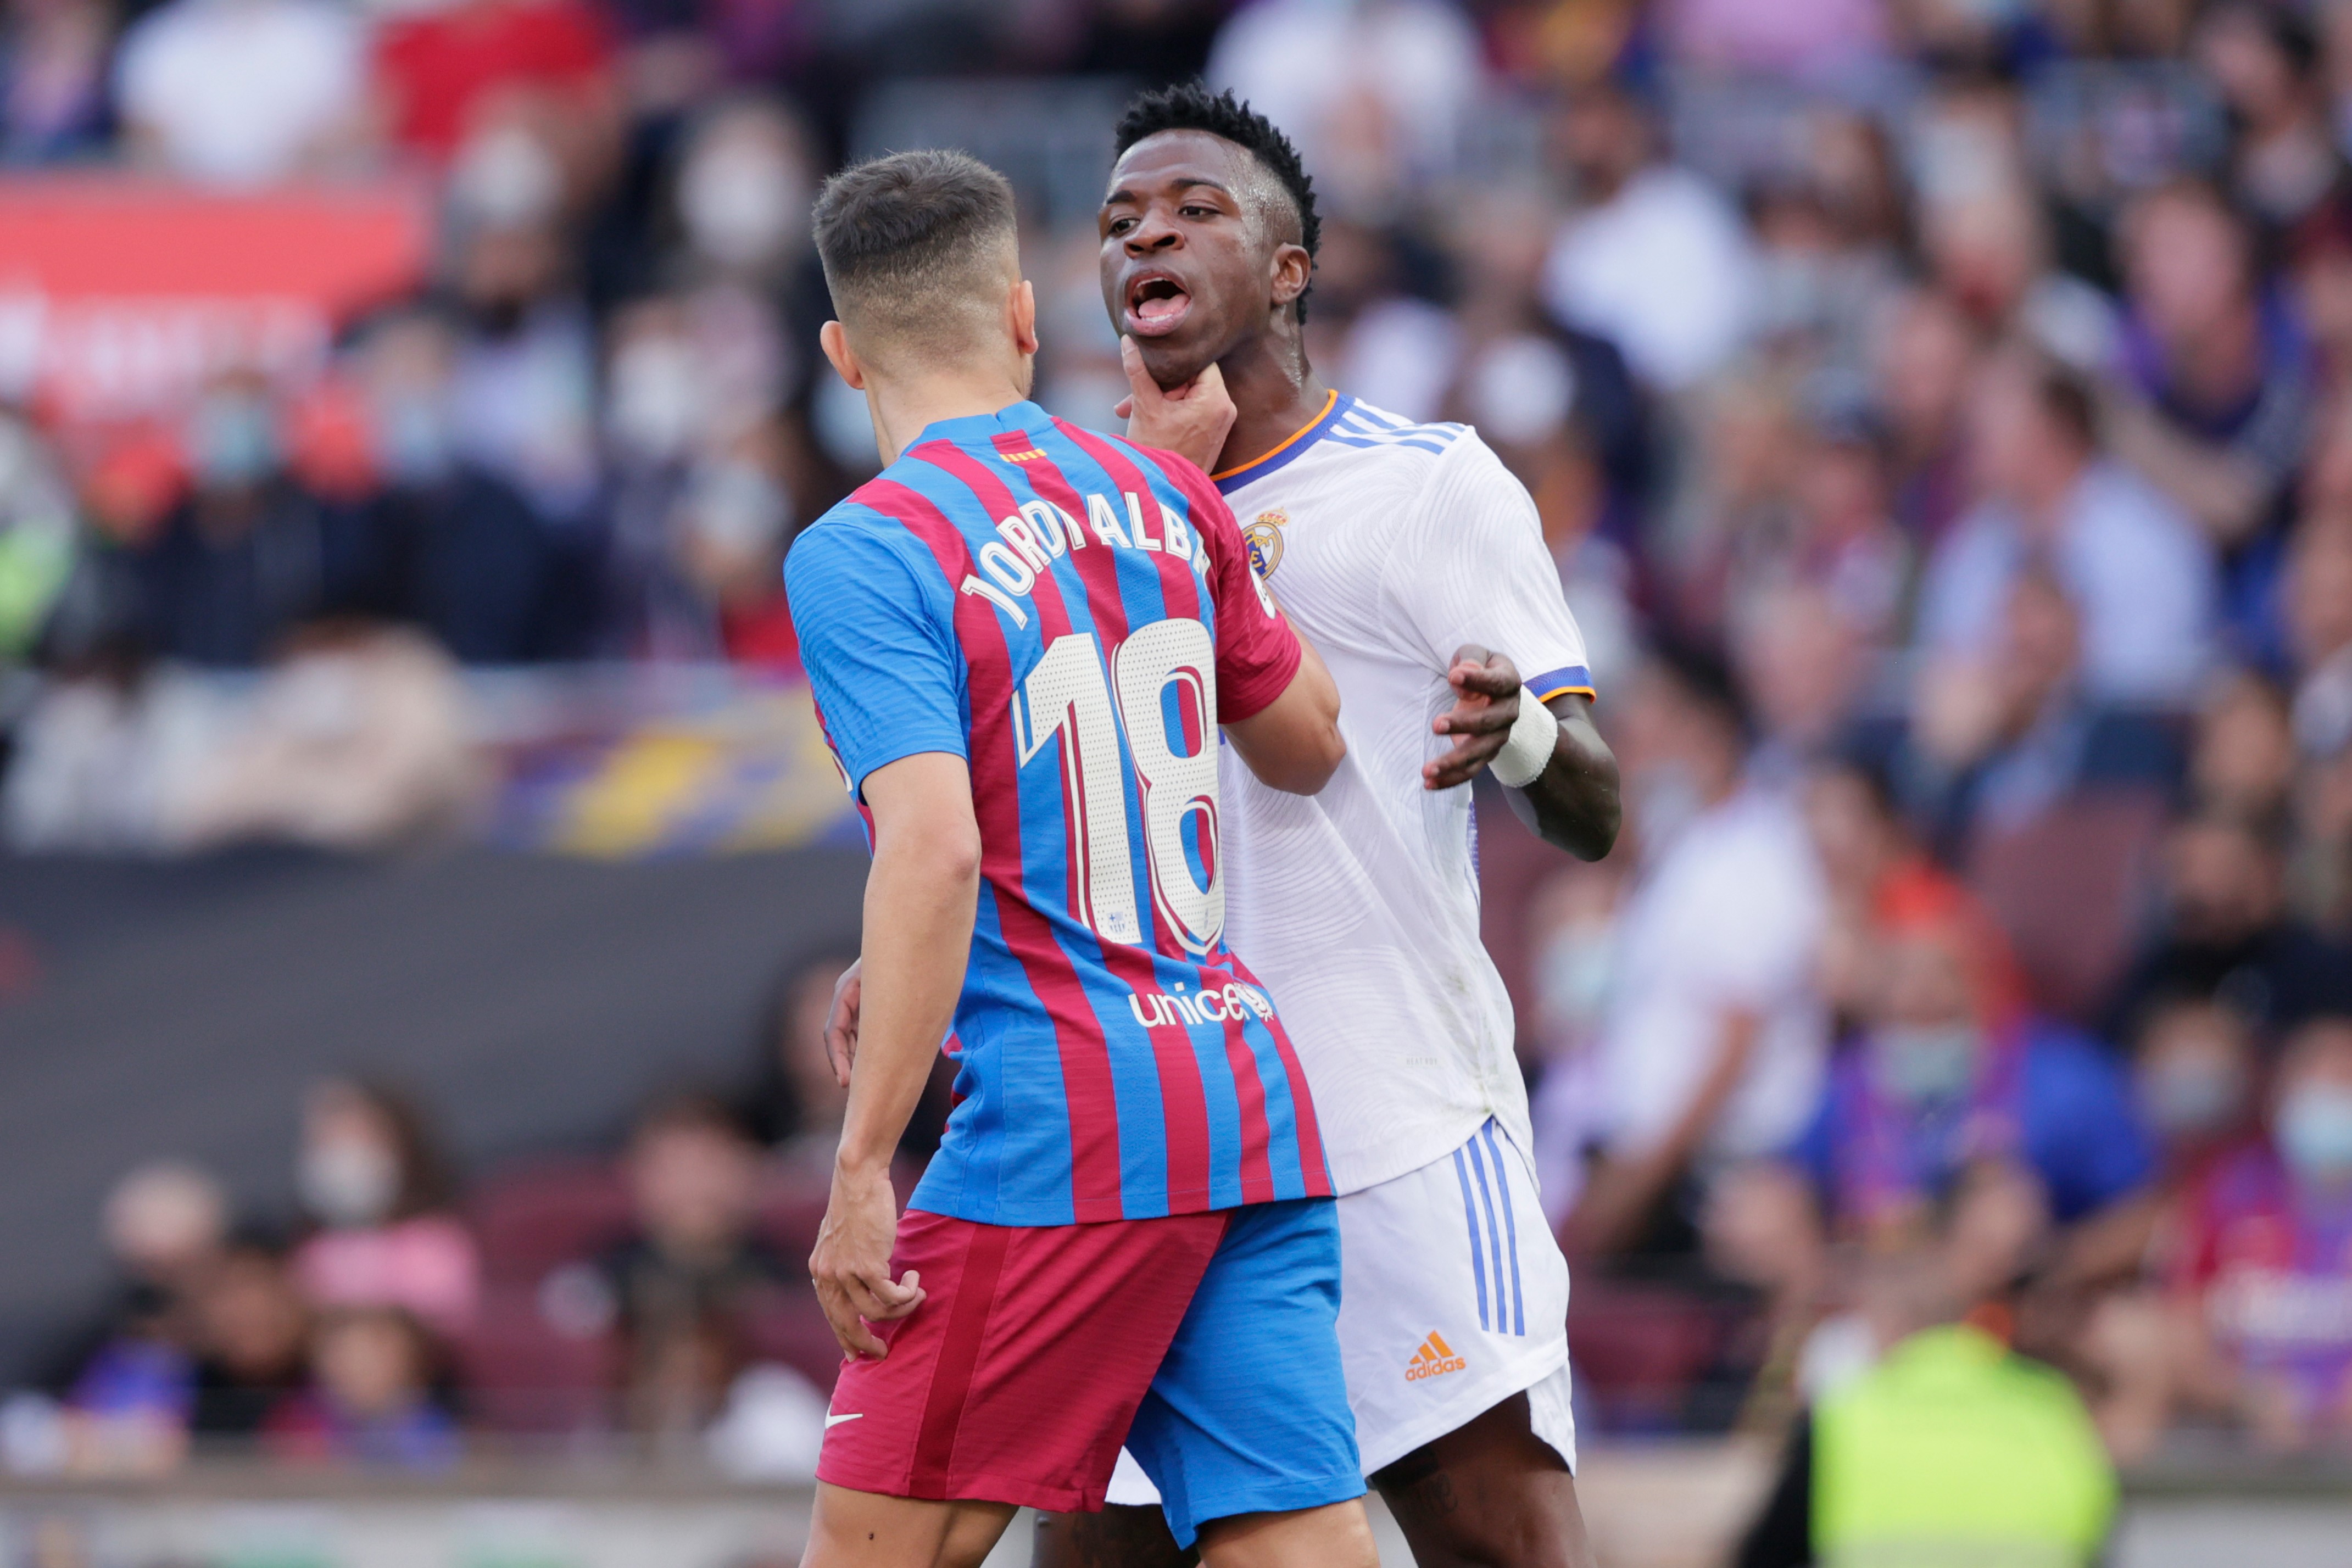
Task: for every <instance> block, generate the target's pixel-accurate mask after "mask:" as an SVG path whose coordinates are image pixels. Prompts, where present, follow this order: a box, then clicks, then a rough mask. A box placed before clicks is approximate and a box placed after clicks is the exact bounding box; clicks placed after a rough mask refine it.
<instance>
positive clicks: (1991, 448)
mask: <svg viewBox="0 0 2352 1568" xmlns="http://www.w3.org/2000/svg"><path fill="white" fill-rule="evenodd" d="M1969 438H1970V441H1971V444H1972V447H1971V450H1972V455H1973V463H1974V465H1975V481H1976V485H1977V488H1978V494H1979V500H1978V502H1977V505H1976V506H1975V507H1973V508H1971V509H1970V510H1969V513H1968V514H1967V515H1966V516H1964V517H1961V518H1960V519H1959V520H1958V522H1957V523H1955V524H1954V525H1953V528H1952V530H1951V532H1950V533H1948V534H1947V535H1946V536H1945V538H1944V540H1943V542H1942V543H1941V544H1940V545H1939V546H1937V549H1936V553H1935V554H1934V555H1933V556H1932V557H1931V558H1929V560H1928V563H1927V575H1926V578H1925V580H1923V581H1922V583H1921V585H1920V605H1919V637H1920V642H1921V643H1922V645H1923V646H1924V647H1925V648H1926V649H1927V651H1929V652H1930V653H1935V654H1938V655H1943V656H1959V657H1976V658H1984V657H1986V656H1988V655H1989V654H1990V652H1991V651H1992V649H1993V647H1994V646H1995V645H1996V644H1997V643H1998V642H1999V638H2000V622H2001V617H2002V614H2003V612H2004V609H2005V607H2006V605H2007V604H2008V601H2009V594H2010V589H2011V585H2012V584H2013V583H2014V582H2015V580H2016V579H2017V577H2018V575H2019V574H2020V573H2021V572H2022V571H2024V570H2027V569H2028V567H2029V566H2030V565H2031V564H2032V562H2033V561H2035V560H2037V559H2039V560H2042V561H2044V562H2046V570H2049V571H2050V572H2051V573H2052V574H2053V575H2054V576H2055V577H2056V579H2057V580H2058V581H2059V582H2060V583H2061V584H2062V585H2063V587H2064V588H2065V590H2066V592H2067V594H2068V596H2069V597H2070V598H2072V599H2073V600H2074V602H2075V604H2076V605H2077V607H2078V608H2079V609H2080V611H2081V613H2082V618H2083V632H2082V636H2083V684H2084V691H2085V694H2086V695H2088V696H2090V697H2091V698H2092V699H2093V700H2094V701H2097V702H2103V703H2163V702H2166V701H2177V700H2179V699H2180V698H2183V697H2185V696H2187V695H2189V692H2190V691H2191V690H2193V689H2194V686H2195V684H2196V682H2197V681H2198V679H2199V678H2200V676H2201V675H2202V674H2203V673H2204V672H2205V670H2206V669H2207V668H2208V667H2209V660H2210V648H2211V643H2210V630H2211V623H2212V614H2213V567H2212V559H2211V554H2210V549H2208V547H2207V545H2206V543H2205V540H2204V538H2203V537H2202V536H2201V535H2200V533H2199V532H2198V531H2197V529H2196V528H2195V526H2194V525H2193V524H2191V523H2190V522H2189V520H2188V519H2187V518H2186V517H2183V516H2182V515H2181V514H2180V513H2179V511H2178V510H2177V509H2176V508H2175V507H2173V506H2172V505H2171V503H2169V502H2168V501H2167V500H2166V499H2165V497H2164V496H2163V495H2162V493H2161V492H2159V491H2158V490H2156V489H2155V488H2154V487H2152V486H2149V485H2148V484H2147V482H2146V481H2144V480H2142V479H2140V478H2138V477H2137V476H2136V475H2134V474H2132V473H2131V472H2130V471H2129V470H2127V469H2126V468H2124V467H2123V466H2122V465H2119V464H2116V463H2115V462H2113V461H2112V460H2110V459H2107V458H2105V457H2104V456H2103V455H2101V447H2100V442H2099V434H2098V428H2097V422H2096V415H2095V412H2094V409H2093V405H2092V402H2091V394H2090V392H2089V390H2088V389H2087V387H2086V386H2085V385H2084V382H2083V381H2082V380H2081V379H2080V378H2079V377H2077V376H2075V375H2074V374H2072V373H2070V372H2068V371H2063V370H2061V369H2059V368H2058V367H2056V366H2055V365H2053V364H2051V363H2049V362H2047V361H2042V360H2040V359H2039V358H2037V357H2036V356H2034V355H2032V354H2030V353H2026V352H2022V351H2018V350H2011V351H2009V352H2005V353H2002V354H2000V355H1998V356H1996V357H1995V358H1994V359H1993V360H1992V361H1990V363H1989V364H1988V365H1987V366H1986V367H1985V368H1984V370H1982V371H1980V372H1979V375H1978V378H1977V383H1976V386H1975V388H1974V389H1973V391H1972V392H1971V394H1970V412H1969Z"/></svg>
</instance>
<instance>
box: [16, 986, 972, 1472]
mask: <svg viewBox="0 0 2352 1568" xmlns="http://www.w3.org/2000/svg"><path fill="white" fill-rule="evenodd" d="M847 962H848V960H847V958H846V957H845V956H839V955H836V954H831V953H815V954H811V955H807V956H803V957H802V958H800V959H797V960H795V961H793V963H791V964H789V965H787V966H786V967H784V969H783V970H782V972H781V974H780V977H779V980H778V983H777V986H776V988H775V990H774V993H773V995H772V998H771V999H770V1002H769V1005H768V1007H767V1009H765V1015H764V1017H763V1019H762V1021H761V1028H760V1030H759V1033H758V1039H757V1041H756V1046H757V1050H756V1052H755V1053H754V1054H753V1056H752V1057H751V1060H749V1061H747V1062H746V1064H745V1065H746V1071H744V1073H743V1074H742V1077H741V1079H740V1082H734V1083H722V1084H715V1085H711V1086H709V1087H707V1088H698V1089H680V1090H678V1091H677V1092H671V1093H668V1094H666V1095H664V1096H663V1097H662V1098H660V1099H659V1100H658V1101H657V1102H656V1103H652V1104H649V1105H647V1106H646V1108H645V1109H644V1110H643V1111H642V1113H640V1114H638V1115H637V1116H636V1117H635V1120H634V1121H633V1123H632V1124H631V1125H630V1126H628V1127H627V1128H626V1129H625V1130H622V1131H621V1132H620V1134H619V1135H618V1136H617V1138H616V1144H617V1148H616V1149H615V1150H614V1152H612V1153H611V1154H609V1155H605V1154H598V1153H580V1152H574V1153H563V1154H550V1155H541V1156H538V1157H533V1158H526V1159H524V1160H521V1161H520V1162H519V1163H514V1164H510V1165H508V1166H503V1167H501V1168H499V1169H498V1170H496V1171H493V1172H491V1173H489V1174H488V1176H485V1177H484V1178H483V1179H481V1180H479V1181H477V1182H471V1183H466V1184H462V1185H461V1184H460V1183H458V1182H457V1180H456V1179H455V1173H454V1172H453V1170H452V1168H451V1166H450V1165H449V1164H448V1162H447V1159H446V1155H445V1153H444V1147H443V1143H442V1140H441V1138H440V1137H439V1136H438V1135H437V1134H436V1129H435V1125H434V1123H433V1119H432V1118H431V1117H430V1116H429V1115H428V1114H427V1113H426V1112H425V1110H424V1109H423V1108H422V1107H421V1106H420V1105H419V1104H418V1103H416V1102H415V1100H414V1099H413V1098H411V1097H410V1096H408V1095H407V1094H405V1093H404V1092H402V1091H401V1090H400V1089H398V1088H397V1087H395V1086H394V1085H391V1084H387V1083H384V1082H374V1081H369V1080H364V1079H347V1078H334V1079H328V1080H323V1081H321V1082H319V1083H317V1084H316V1085H314V1086H313V1088H312V1089H311V1091H310V1093H309V1094H308V1095H307V1097H306V1098H305V1100H304V1102H303V1104H302V1107H301V1113H300V1118H299V1134H298V1137H297V1139H296V1143H295V1146H294V1147H293V1149H292V1150H291V1151H290V1156H291V1157H290V1161H289V1173H288V1174H289V1177H290V1183H289V1185H290V1186H291V1189H292V1192H293V1195H294V1200H295V1201H294V1204H293V1206H292V1207H291V1209H290V1210H289V1211H282V1212H281V1211H273V1210H270V1209H268V1208H257V1209H250V1210H247V1211H240V1208H239V1206H238V1205H237V1204H236V1202H235V1201H234V1200H233V1198H232V1197H231V1195H230V1194H229V1193H228V1192H227V1191H226V1189H225V1187H224V1186H223V1185H222V1183H221V1182H220V1181H219V1180H218V1179H217V1178H216V1177H215V1176H213V1175H212V1174H211V1173H210V1172H208V1171H207V1170H205V1168H203V1167H202V1166H197V1165H194V1164H190V1163H188V1162H186V1161H184V1160H180V1159H163V1160H158V1161H155V1162H153V1163H151V1164H147V1165H142V1166H138V1167H137V1168H135V1169H133V1170H131V1171H130V1172H127V1173H126V1174H124V1175H123V1176H122V1177H121V1179H120V1180H119V1181H118V1182H117V1183H116V1185H115V1186H114V1187H113V1189H112V1191H111V1193H110V1196H109V1197H108V1199H107V1201H106V1205H105V1208H104V1212H103V1219H102V1235H103V1239H104V1242H105V1246H106V1249H107V1252H108V1254H109V1256H110V1259H111V1260H112V1264H113V1269H114V1271H115V1275H116V1283H115V1285H114V1286H113V1288H112V1289H111V1291H110V1293H109V1296H108V1298H107V1299H106V1300H105V1301H102V1302H100V1303H97V1304H95V1305H94V1306H93V1307H92V1309H91V1311H90V1312H89V1315H88V1316H87V1318H86V1319H85V1320H84V1321H83V1322H80V1323H79V1324H78V1325H74V1326H73V1327H72V1329H71V1330H70V1332H64V1333H60V1335H59V1337H58V1341H57V1343H55V1344H54V1346H53V1347H52V1349H51V1351H50V1353H49V1354H48V1355H47V1358H46V1360H47V1365H46V1366H44V1367H42V1368H40V1369H38V1373H37V1376H36V1378H35V1379H34V1380H33V1382H32V1384H31V1385H30V1386H28V1387H26V1388H24V1389H22V1390H19V1391H18V1392H16V1394H15V1395H13V1396H10V1397H9V1398H8V1399H7V1400H6V1401H5V1404H0V1468H6V1469H14V1470H16V1471H17V1472H19V1473H29V1474H45V1473H58V1472H62V1473H67V1474H77V1475H151V1474H162V1473H165V1472H168V1471H170V1470H172V1469H175V1468H176V1467H177V1466H179V1465H180V1464H181V1463H182V1462H184V1460H185V1459H186V1458H188V1456H189V1455H190V1454H191V1453H192V1452H194V1453H199V1454H201V1453H204V1452H205V1451H207V1450H215V1451H219V1450H226V1451H228V1452H232V1453H235V1452H244V1451H250V1450H252V1449H256V1448H257V1449H258V1450H259V1451H260V1452H262V1453H264V1454H266V1455H268V1457H270V1458H274V1459H277V1460H280V1461H283V1462H286V1463H289V1464H296V1465H321V1464H325V1465H334V1464H341V1465H362V1466H379V1467H391V1468H395V1469H415V1470H425V1471H430V1470H438V1469H446V1468H447V1467H449V1466H451V1465H453V1464H455V1463H457V1461H458V1460H459V1459H460V1458H462V1456H463V1455H464V1454H465V1452H466V1451H467V1448H468V1446H469V1445H474V1446H478V1445H480V1444H483V1443H486V1442H487V1443H490V1444H496V1443H498V1442H499V1441H501V1440H504V1441H506V1442H507V1443H508V1444H509V1447H511V1446H512V1444H513V1443H514V1442H515V1441H518V1440H521V1441H528V1440H530V1439H534V1438H536V1439H540V1440H541V1441H560V1442H562V1443H566V1444H569V1445H570V1446H571V1447H572V1448H574V1449H575V1450H576V1449H577V1448H578V1447H579V1445H580V1444H582V1443H583V1442H598V1441H601V1442H604V1443H608V1444H614V1445H619V1446H620V1448H621V1451H623V1452H626V1453H630V1454H633V1455H635V1456H637V1457H639V1458H644V1459H647V1460H651V1461H655V1462H673V1463H675V1462H693V1463H698V1464H706V1465H714V1466H716V1467H718V1468H719V1469H723V1470H725V1471H727V1472H729V1473H732V1474H735V1475H738V1476H741V1477H744V1478H747V1479H803V1480H805V1479H807V1478H808V1477H809V1476H810V1475H811V1474H812V1473H814V1465H815V1460H816V1445H817V1440H818V1437H820V1436H821V1434H822V1432H823V1417H824V1408H825V1401H826V1399H827V1397H828V1396H829V1395H830V1392H831V1389H832V1385H833V1377H834V1374H835V1369H836V1367H837V1366H838V1364H839V1361H840V1352H839V1350H838V1348H837V1347H836V1346H835V1342H834V1338H833V1333H832V1331H831V1330H830V1329H829V1328H828V1327H827V1326H826V1324H825V1321H824V1313H823V1312H821V1311H820V1310H819V1309H818V1307H817V1304H816V1299H815V1296H814V1292H813V1291H812V1290H811V1288H810V1286H809V1283H808V1277H807V1272H806V1268H805V1265H804V1263H803V1261H802V1260H803V1259H805V1258H806V1256H807V1255H808V1252H809V1250H810V1249H811V1248H812V1247H814V1244H815V1236H816V1228H817V1223H818V1221H819V1219H820V1218H822V1217H823V1214H824V1202H825V1196H826V1191H827V1186H828V1183H829V1180H830V1178H831V1175H832V1168H833V1151H834V1145H835V1143H836V1142H837V1141H838V1139H839V1135H840V1124H841V1117H842V1112H843V1107H844V1104H845V1099H846V1095H845V1092H844V1091H843V1090H842V1089H841V1088H840V1087H839V1086H838V1085H837V1084H836V1083H835V1081H834V1077H833V1073H832V1071H831V1068H830V1066H829V1065H828V1063H827V1062H826V1060H825V1056H824V1019H825V1013H826V1010H827V1009H828V1007H829V1006H830V1004H831V1001H832V996H833V988H834V983H835V980H836V979H837V978H838V977H839V976H840V974H841V972H842V970H843V969H844V968H845V967H846V965H847ZM944 1093H945V1085H944V1082H942V1083H941V1085H940V1092H938V1093H935V1094H934V1095H932V1096H931V1097H930V1098H929V1099H928V1100H927V1101H926V1103H925V1106H924V1110H923V1112H922V1113H920V1114H919V1116H918V1117H917V1119H916V1124H915V1126H914V1128H913V1130H912V1131H910V1133H909V1134H908V1142H907V1145H906V1157H907V1159H908V1161H909V1162H910V1173H911V1170H912V1169H915V1168H919V1163H920V1161H921V1160H922V1159H923V1158H924V1157H925V1155H927V1154H928V1151H929V1147H930V1146H935V1145H936V1143H937V1139H938V1134H939V1130H940V1126H941V1125H942V1124H943V1123H944V1120H945V1111H946V1101H945V1098H944ZM910 1173H908V1174H910Z"/></svg>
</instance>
